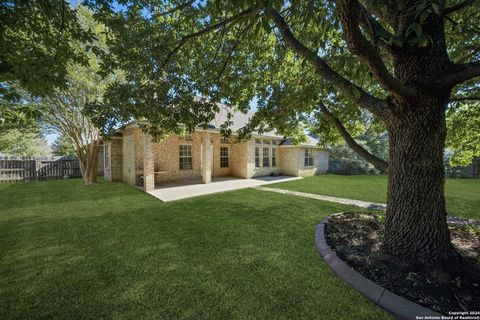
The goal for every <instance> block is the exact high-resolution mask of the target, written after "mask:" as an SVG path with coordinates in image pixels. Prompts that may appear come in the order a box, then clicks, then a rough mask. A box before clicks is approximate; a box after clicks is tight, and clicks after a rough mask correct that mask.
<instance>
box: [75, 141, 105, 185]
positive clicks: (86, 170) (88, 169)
mask: <svg viewBox="0 0 480 320" xmlns="http://www.w3.org/2000/svg"><path fill="white" fill-rule="evenodd" d="M99 151H100V142H99V141H98V140H95V141H93V142H91V143H89V144H88V145H86V146H85V152H79V150H77V157H78V158H79V160H80V169H81V172H82V177H83V181H84V183H85V184H86V185H90V184H96V183H97V165H98V163H97V162H98V153H99Z"/></svg>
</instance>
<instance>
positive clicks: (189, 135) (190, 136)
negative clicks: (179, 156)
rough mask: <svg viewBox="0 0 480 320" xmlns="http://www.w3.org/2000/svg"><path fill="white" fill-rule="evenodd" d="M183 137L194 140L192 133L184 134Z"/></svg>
mask: <svg viewBox="0 0 480 320" xmlns="http://www.w3.org/2000/svg"><path fill="white" fill-rule="evenodd" d="M183 139H185V140H187V141H192V140H193V139H192V135H191V134H186V135H184V136H183Z"/></svg>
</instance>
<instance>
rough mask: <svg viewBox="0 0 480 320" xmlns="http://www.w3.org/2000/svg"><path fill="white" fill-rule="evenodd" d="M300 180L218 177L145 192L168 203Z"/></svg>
mask: <svg viewBox="0 0 480 320" xmlns="http://www.w3.org/2000/svg"><path fill="white" fill-rule="evenodd" d="M297 179H302V178H301V177H290V176H276V177H272V176H268V177H259V178H254V179H241V178H230V177H218V178H213V179H212V181H211V183H208V184H205V183H204V182H203V181H202V180H200V179H199V180H187V181H174V182H167V183H164V184H162V185H159V186H157V187H156V189H154V190H150V191H147V193H149V194H150V195H152V196H154V197H155V198H157V199H159V200H161V201H164V202H168V201H175V200H180V199H186V198H192V197H198V196H203V195H208V194H213V193H219V192H225V191H233V190H239V189H246V188H252V187H258V186H262V185H267V184H272V183H277V182H285V181H292V180H297Z"/></svg>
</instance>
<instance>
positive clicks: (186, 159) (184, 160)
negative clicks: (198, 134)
mask: <svg viewBox="0 0 480 320" xmlns="http://www.w3.org/2000/svg"><path fill="white" fill-rule="evenodd" d="M179 150H180V152H179V164H180V170H190V169H192V145H191V144H182V145H180V149H179Z"/></svg>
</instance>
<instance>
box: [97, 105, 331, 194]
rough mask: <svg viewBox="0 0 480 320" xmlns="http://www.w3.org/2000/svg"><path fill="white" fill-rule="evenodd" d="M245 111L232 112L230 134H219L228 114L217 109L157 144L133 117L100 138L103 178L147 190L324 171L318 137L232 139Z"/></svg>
mask: <svg viewBox="0 0 480 320" xmlns="http://www.w3.org/2000/svg"><path fill="white" fill-rule="evenodd" d="M249 116H250V115H249V114H243V113H240V112H236V113H234V115H233V125H232V126H231V129H232V131H233V134H232V136H231V137H230V138H229V139H224V138H223V137H222V135H221V134H220V130H219V128H220V125H221V124H223V123H224V122H225V120H226V117H227V110H226V108H221V110H220V112H219V113H217V115H216V116H215V119H214V120H213V121H212V122H211V123H210V124H209V126H208V128H207V129H202V128H198V129H197V130H195V132H192V133H191V134H188V135H185V136H177V135H171V136H169V137H168V138H167V139H166V140H164V141H162V142H158V143H154V142H152V140H151V138H150V137H149V136H148V134H145V133H143V132H142V130H141V129H140V128H139V126H138V125H137V123H135V122H132V123H130V124H128V125H126V126H124V127H123V128H121V129H119V130H118V131H117V132H116V133H115V134H114V135H113V136H112V137H111V138H110V139H109V140H108V141H105V142H104V150H103V155H104V161H103V162H104V165H103V166H104V177H105V180H107V181H123V182H126V183H128V184H130V185H133V186H142V187H143V189H144V190H145V191H151V190H153V189H154V188H155V186H156V185H161V184H162V183H165V182H169V181H174V180H187V179H197V180H200V179H201V180H202V181H203V182H204V183H210V182H211V180H212V178H216V177H238V178H244V179H249V178H254V177H260V176H269V175H289V176H311V175H316V174H321V173H325V172H326V171H327V169H328V151H327V150H326V149H322V148H319V147H317V142H318V141H317V140H315V139H313V138H312V137H309V141H308V142H307V143H304V144H299V145H295V144H292V143H291V141H290V139H284V137H283V136H280V135H277V134H274V133H265V134H256V133H254V134H253V135H252V138H251V140H249V141H245V142H240V143H239V142H236V141H235V132H236V130H238V129H240V128H241V127H243V126H244V125H245V124H246V123H247V122H248V119H249Z"/></svg>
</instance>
